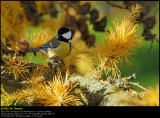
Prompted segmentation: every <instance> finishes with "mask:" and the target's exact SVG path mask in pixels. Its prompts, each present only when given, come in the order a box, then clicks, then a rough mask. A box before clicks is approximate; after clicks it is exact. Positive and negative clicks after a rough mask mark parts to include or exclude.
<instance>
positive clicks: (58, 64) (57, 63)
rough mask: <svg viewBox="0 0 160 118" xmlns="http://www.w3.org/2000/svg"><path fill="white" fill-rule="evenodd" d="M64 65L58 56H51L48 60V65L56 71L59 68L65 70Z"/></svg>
mask: <svg viewBox="0 0 160 118" xmlns="http://www.w3.org/2000/svg"><path fill="white" fill-rule="evenodd" d="M62 65H63V63H62V60H60V59H59V58H58V57H57V56H53V57H51V58H50V59H49V61H48V66H49V67H50V68H51V69H53V70H54V71H56V70H57V69H58V68H60V69H61V70H63V69H62Z"/></svg>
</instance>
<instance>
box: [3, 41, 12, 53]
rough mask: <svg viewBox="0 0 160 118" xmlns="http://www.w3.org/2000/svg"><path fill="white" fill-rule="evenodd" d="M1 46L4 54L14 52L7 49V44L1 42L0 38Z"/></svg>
mask: <svg viewBox="0 0 160 118" xmlns="http://www.w3.org/2000/svg"><path fill="white" fill-rule="evenodd" d="M1 46H2V50H3V53H4V54H6V55H8V53H11V54H12V55H14V54H15V51H14V50H10V49H8V48H7V46H6V45H5V44H4V43H3V42H2V40H1Z"/></svg>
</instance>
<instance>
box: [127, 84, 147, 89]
mask: <svg viewBox="0 0 160 118" xmlns="http://www.w3.org/2000/svg"><path fill="white" fill-rule="evenodd" d="M128 84H130V85H134V86H137V87H139V88H141V89H143V90H146V91H148V89H147V88H145V87H143V86H141V85H139V82H137V83H135V82H128Z"/></svg>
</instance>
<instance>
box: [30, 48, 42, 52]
mask: <svg viewBox="0 0 160 118" xmlns="http://www.w3.org/2000/svg"><path fill="white" fill-rule="evenodd" d="M27 51H28V52H38V51H40V48H29V49H28V50H27Z"/></svg>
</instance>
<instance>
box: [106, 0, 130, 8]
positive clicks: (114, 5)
mask: <svg viewBox="0 0 160 118" xmlns="http://www.w3.org/2000/svg"><path fill="white" fill-rule="evenodd" d="M106 2H107V3H108V4H110V5H112V7H118V8H120V9H127V8H125V7H122V6H119V5H116V4H113V3H112V2H109V1H106Z"/></svg>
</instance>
